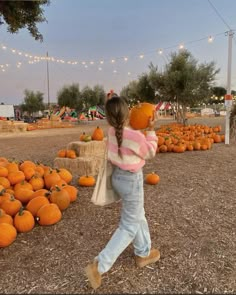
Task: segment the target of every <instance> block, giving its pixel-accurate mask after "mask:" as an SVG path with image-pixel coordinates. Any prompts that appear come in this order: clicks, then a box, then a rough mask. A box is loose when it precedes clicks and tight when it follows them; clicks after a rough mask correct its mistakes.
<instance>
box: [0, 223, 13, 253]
mask: <svg viewBox="0 0 236 295" xmlns="http://www.w3.org/2000/svg"><path fill="white" fill-rule="evenodd" d="M16 236H17V231H16V228H15V227H14V226H13V225H11V224H8V223H1V224H0V248H3V247H7V246H9V245H10V244H12V243H13V242H14V241H15V239H16Z"/></svg>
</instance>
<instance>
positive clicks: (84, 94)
mask: <svg viewBox="0 0 236 295" xmlns="http://www.w3.org/2000/svg"><path fill="white" fill-rule="evenodd" d="M104 93H105V92H104ZM81 100H82V102H83V107H84V108H85V109H89V108H90V107H91V106H94V105H97V103H98V100H97V98H96V96H95V92H94V90H93V89H92V88H91V87H89V86H85V87H84V88H83V89H82V90H81Z"/></svg>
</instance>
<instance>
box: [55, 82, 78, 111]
mask: <svg viewBox="0 0 236 295" xmlns="http://www.w3.org/2000/svg"><path fill="white" fill-rule="evenodd" d="M79 100H80V90H79V84H72V85H70V86H64V87H63V88H62V89H61V90H60V91H58V93H57V103H58V104H59V106H60V107H63V106H66V107H69V108H72V109H78V106H79Z"/></svg>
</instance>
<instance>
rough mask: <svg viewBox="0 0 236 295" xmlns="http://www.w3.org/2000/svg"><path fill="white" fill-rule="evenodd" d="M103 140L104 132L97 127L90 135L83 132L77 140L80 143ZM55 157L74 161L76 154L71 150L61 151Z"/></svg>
mask: <svg viewBox="0 0 236 295" xmlns="http://www.w3.org/2000/svg"><path fill="white" fill-rule="evenodd" d="M103 139H104V131H103V129H102V128H101V127H99V126H97V127H96V128H95V129H94V130H93V132H92V134H91V135H90V134H86V132H83V133H82V134H80V136H79V140H80V141H84V142H89V141H92V140H98V141H102V140H103ZM57 157H59V158H70V159H75V158H76V157H77V156H76V152H75V151H74V150H71V149H61V150H59V151H58V152H57Z"/></svg>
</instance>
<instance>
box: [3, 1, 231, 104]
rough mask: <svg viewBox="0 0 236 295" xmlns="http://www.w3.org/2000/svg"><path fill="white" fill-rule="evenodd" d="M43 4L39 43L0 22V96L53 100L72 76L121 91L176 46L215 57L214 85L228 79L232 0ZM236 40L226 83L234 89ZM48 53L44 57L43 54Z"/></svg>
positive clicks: (161, 63)
mask: <svg viewBox="0 0 236 295" xmlns="http://www.w3.org/2000/svg"><path fill="white" fill-rule="evenodd" d="M43 9H44V15H45V17H46V19H47V22H45V23H40V24H38V29H39V31H40V33H41V34H42V35H43V38H44V41H43V42H42V43H41V42H39V41H36V40H35V39H34V38H33V37H32V36H31V35H30V33H29V32H28V30H27V29H22V30H19V32H18V33H17V34H11V33H9V32H7V27H6V25H1V26H0V103H1V102H3V103H5V104H20V103H22V102H23V101H24V91H25V90H26V89H28V90H31V91H34V92H36V91H40V92H42V93H43V94H44V101H45V103H47V102H56V101H57V93H58V91H60V90H61V89H62V88H63V87H64V86H69V85H71V84H73V83H77V84H79V87H80V90H82V89H83V87H85V86H89V87H94V86H95V85H102V86H103V87H104V90H105V91H106V92H109V90H110V89H113V90H114V91H115V92H116V93H118V94H119V92H120V91H121V89H122V88H123V87H124V86H127V85H128V83H129V82H131V81H133V80H136V79H138V77H139V76H140V75H142V74H143V73H147V72H148V69H149V68H148V66H149V65H150V63H151V62H152V63H153V64H154V65H155V66H157V67H158V69H160V70H163V69H164V67H165V65H166V63H168V61H169V60H170V55H171V53H173V52H179V50H180V49H179V46H180V45H183V46H184V48H186V49H187V50H189V51H190V52H191V53H192V54H193V56H194V58H196V59H197V61H198V63H199V64H201V63H209V62H212V61H214V62H215V63H216V68H220V73H219V74H218V75H217V77H216V78H217V79H216V81H215V84H216V86H223V87H225V88H226V86H227V68H228V47H229V45H228V39H229V38H228V35H227V33H225V32H227V31H229V28H230V29H233V30H234V29H236V1H235V0H51V4H50V5H49V6H44V7H43ZM209 37H213V41H212V42H209V41H208V38H209ZM235 39H236V37H235V36H234V38H233V42H232V63H231V67H232V75H231V77H232V79H231V89H236V49H235V48H236V41H235ZM160 49H161V50H162V54H160V53H159V51H160ZM14 50H15V51H14ZM47 52H48V56H49V57H50V59H51V60H49V61H48V62H47V61H46V60H45V59H41V57H42V58H44V57H45V56H46V54H47ZM25 55H28V56H25ZM30 55H31V56H32V58H30V57H29V56H30ZM34 57H40V59H39V61H36V62H35V61H34V60H35V58H34ZM125 58H127V60H125ZM32 62H33V63H32ZM101 62H103V63H101ZM1 65H3V67H1ZM47 66H48V72H47ZM3 70H4V71H3ZM47 73H48V75H47ZM48 82H49V83H48Z"/></svg>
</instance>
